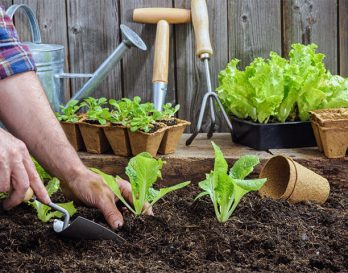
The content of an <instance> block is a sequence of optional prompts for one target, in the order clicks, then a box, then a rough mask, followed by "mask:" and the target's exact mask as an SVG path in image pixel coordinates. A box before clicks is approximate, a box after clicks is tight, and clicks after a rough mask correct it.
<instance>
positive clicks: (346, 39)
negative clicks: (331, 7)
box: [338, 0, 348, 77]
mask: <svg viewBox="0 0 348 273" xmlns="http://www.w3.org/2000/svg"><path fill="white" fill-rule="evenodd" d="M338 31H339V35H340V36H339V48H340V52H339V55H340V71H339V72H340V75H341V76H343V77H348V0H340V1H339V26H338Z"/></svg>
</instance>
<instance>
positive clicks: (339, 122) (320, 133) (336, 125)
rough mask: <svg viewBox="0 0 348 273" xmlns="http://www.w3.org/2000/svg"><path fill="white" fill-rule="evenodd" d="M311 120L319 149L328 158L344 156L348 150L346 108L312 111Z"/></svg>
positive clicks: (347, 115) (347, 116) (347, 113)
mask: <svg viewBox="0 0 348 273" xmlns="http://www.w3.org/2000/svg"><path fill="white" fill-rule="evenodd" d="M311 121H312V128H313V132H314V136H315V139H316V141H317V145H318V148H319V151H324V154H325V156H326V157H328V158H344V157H345V155H346V152H347V150H348V109H347V108H338V109H321V110H316V111H312V112H311Z"/></svg>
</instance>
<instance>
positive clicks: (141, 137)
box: [128, 124, 166, 156]
mask: <svg viewBox="0 0 348 273" xmlns="http://www.w3.org/2000/svg"><path fill="white" fill-rule="evenodd" d="M159 126H160V128H159V129H158V130H157V131H156V132H153V133H145V132H142V131H136V132H132V131H131V130H130V129H128V135H129V143H130V146H131V150H132V154H133V155H134V156H135V155H137V154H139V153H142V152H148V153H150V154H151V155H152V156H156V154H157V152H158V148H159V146H160V144H161V141H162V139H163V136H164V133H165V131H166V126H165V125H164V124H159Z"/></svg>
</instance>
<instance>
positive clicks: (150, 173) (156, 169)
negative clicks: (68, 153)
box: [92, 153, 191, 215]
mask: <svg viewBox="0 0 348 273" xmlns="http://www.w3.org/2000/svg"><path fill="white" fill-rule="evenodd" d="M162 166H163V161H162V160H160V159H158V160H156V159H155V158H153V157H152V156H151V155H150V154H149V153H140V154H138V155H137V156H135V157H133V158H132V159H131V160H130V161H129V163H128V166H127V167H126V174H127V176H128V178H129V181H130V183H131V187H132V197H133V205H134V208H132V206H131V205H130V204H128V203H127V202H126V200H125V199H124V198H123V196H122V194H121V191H120V189H119V187H118V184H117V182H116V180H115V177H113V176H111V175H107V174H105V173H103V172H102V171H100V170H98V169H92V170H93V171H94V172H96V173H97V174H99V175H101V176H102V177H103V178H104V181H105V182H106V183H107V184H108V186H109V187H110V188H111V190H112V191H113V192H114V193H115V195H116V196H117V197H118V198H119V199H120V201H121V202H122V203H123V204H124V205H125V206H126V207H127V208H128V209H129V210H130V211H131V212H133V213H134V214H135V215H141V214H143V213H145V211H144V205H145V203H146V202H149V203H150V205H151V206H153V205H154V204H155V203H156V202H157V201H158V200H159V199H161V198H163V197H164V196H165V195H166V194H167V193H169V192H172V191H175V190H178V189H181V188H184V187H186V186H188V185H189V184H190V183H191V182H190V181H187V182H182V183H180V184H177V185H174V186H171V187H167V188H161V189H159V190H156V189H154V188H153V185H154V184H155V182H156V181H157V179H158V178H162V174H161V169H162ZM116 179H120V178H119V177H116Z"/></svg>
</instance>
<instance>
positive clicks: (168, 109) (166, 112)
mask: <svg viewBox="0 0 348 273" xmlns="http://www.w3.org/2000/svg"><path fill="white" fill-rule="evenodd" d="M179 109H180V104H177V105H175V107H173V106H172V104H171V103H166V104H165V105H163V107H162V113H161V114H162V115H161V120H168V119H171V118H173V117H174V115H175V114H176V113H177V112H178V111H179Z"/></svg>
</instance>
